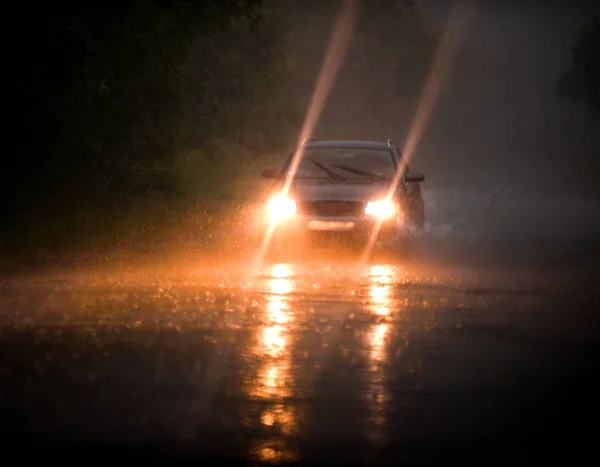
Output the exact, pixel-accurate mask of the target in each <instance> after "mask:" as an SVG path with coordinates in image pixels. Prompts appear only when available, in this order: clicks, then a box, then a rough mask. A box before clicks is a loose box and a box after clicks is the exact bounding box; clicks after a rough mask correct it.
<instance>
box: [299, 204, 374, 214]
mask: <svg viewBox="0 0 600 467" xmlns="http://www.w3.org/2000/svg"><path fill="white" fill-rule="evenodd" d="M364 211H365V205H364V203H362V202H360V201H329V200H321V201H301V202H300V203H298V212H299V213H300V214H304V215H307V216H323V217H336V216H340V217H341V216H360V215H362V214H363V213H364Z"/></svg>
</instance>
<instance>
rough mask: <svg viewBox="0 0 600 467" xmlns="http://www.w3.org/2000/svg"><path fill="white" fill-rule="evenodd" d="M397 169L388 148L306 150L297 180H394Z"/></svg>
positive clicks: (297, 171) (298, 170) (297, 172)
mask: <svg viewBox="0 0 600 467" xmlns="http://www.w3.org/2000/svg"><path fill="white" fill-rule="evenodd" d="M394 172H395V166H394V161H393V160H392V155H391V154H390V151H389V150H387V149H362V148H361V149H354V148H310V147H309V148H305V149H304V155H303V157H302V161H301V162H300V164H299V166H298V169H297V170H296V178H310V179H330V180H357V179H360V180H392V178H393V177H394Z"/></svg>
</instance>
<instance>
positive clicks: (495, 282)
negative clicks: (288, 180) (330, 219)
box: [0, 240, 600, 465]
mask: <svg viewBox="0 0 600 467" xmlns="http://www.w3.org/2000/svg"><path fill="white" fill-rule="evenodd" d="M434 243H435V242H433V243H430V244H426V243H423V244H421V245H420V246H418V247H415V248H414V250H413V251H411V252H409V253H407V254H406V255H405V256H404V257H402V258H399V259H395V260H394V261H390V260H389V258H387V259H386V258H384V257H383V259H382V258H377V257H375V258H373V260H372V261H371V262H370V263H369V264H366V265H361V266H359V265H357V264H355V263H354V262H353V261H352V258H345V259H340V258H332V257H327V255H326V254H325V255H324V256H319V255H313V256H312V257H311V258H309V259H305V260H304V261H301V262H297V263H278V264H265V265H263V266H262V267H261V268H260V269H259V270H258V271H256V273H255V274H252V273H251V270H250V268H249V264H250V259H251V258H250V256H248V257H243V256H240V257H238V258H234V259H232V258H228V259H227V258H226V257H225V256H227V255H225V256H223V257H222V258H221V259H215V258H211V259H208V258H205V259H203V257H202V255H201V254H199V255H198V256H197V257H196V258H195V259H194V261H187V262H181V263H177V261H172V262H171V263H168V262H163V263H161V264H160V265H146V266H145V267H134V266H129V267H119V268H117V267H114V268H112V267H105V268H92V267H90V268H87V269H86V268H79V269H77V270H68V269H65V270H56V271H53V272H45V273H38V274H23V275H19V276H13V277H5V278H4V279H2V284H1V285H0V287H1V289H0V294H1V296H0V320H1V321H0V324H1V330H0V380H1V386H0V409H1V410H2V412H1V416H2V430H3V432H4V433H3V434H2V437H1V438H0V444H1V445H3V448H2V449H3V454H4V457H5V458H8V457H7V456H8V453H9V452H10V451H14V453H15V454H16V455H17V456H18V459H20V460H26V459H28V458H32V457H38V456H40V457H42V458H44V459H45V460H49V459H52V458H53V456H57V459H60V460H63V461H64V460H65V459H69V458H72V459H78V460H79V461H81V460H86V461H93V460H99V459H103V460H105V461H106V460H109V461H112V462H117V461H119V460H124V459H126V460H127V461H128V462H129V461H140V462H148V461H157V460H164V461H169V462H174V461H182V462H183V461H193V462H195V463H197V462H199V461H201V460H205V461H207V460H208V461H212V462H214V463H216V464H229V463H240V464H243V463H247V462H250V463H256V464H262V463H265V464H269V463H281V462H284V463H285V462H292V463H297V464H302V465H312V464H314V463H331V464H333V465H338V464H340V465H341V464H345V463H352V464H365V465H401V464H402V463H404V464H405V465H406V464H426V463H439V464H444V465H448V464H457V463H461V464H463V465H464V464H465V463H473V464H478V465H490V464H495V463H502V464H506V463H507V462H510V463H520V462H521V461H528V462H529V461H540V460H542V459H543V460H548V459H551V460H556V459H559V458H562V459H564V460H568V461H570V462H576V461H578V460H579V459H581V458H583V456H586V455H588V454H589V452H593V449H594V446H595V441H597V436H596V435H594V433H595V432H596V430H597V420H598V419H597V417H596V415H595V414H594V409H595V403H596V398H597V394H598V392H597V388H598V386H597V385H596V383H595V379H596V377H597V361H598V360H596V356H597V355H598V353H597V345H596V331H597V330H598V326H597V325H598V318H597V316H598V309H600V307H599V306H598V303H599V299H600V292H599V287H598V286H597V283H595V282H594V278H593V275H594V272H595V271H596V269H595V264H594V263H593V260H592V258H593V257H594V255H595V254H597V246H598V245H597V243H595V242H587V243H578V242H571V243H568V242H564V243H550V242H548V243H543V242H530V243H527V244H523V243H521V244H509V243H498V242H496V243H493V244H489V245H486V246H484V247H482V246H481V245H479V246H473V245H466V244H465V245H454V247H453V248H449V247H448V245H447V244H445V242H444V241H443V240H440V241H438V242H437V243H435V244H434Z"/></svg>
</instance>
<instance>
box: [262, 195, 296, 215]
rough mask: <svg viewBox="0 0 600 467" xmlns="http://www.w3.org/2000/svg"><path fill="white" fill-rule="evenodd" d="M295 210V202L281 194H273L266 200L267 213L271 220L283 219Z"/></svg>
mask: <svg viewBox="0 0 600 467" xmlns="http://www.w3.org/2000/svg"><path fill="white" fill-rule="evenodd" d="M295 212H296V202H295V201H294V200H293V199H289V198H287V197H286V196H285V195H283V194H278V195H275V196H273V197H272V198H271V199H270V200H269V201H268V202H267V214H268V215H269V217H270V218H271V219H273V220H280V219H285V218H287V217H290V216H292V215H293V214H294V213H295Z"/></svg>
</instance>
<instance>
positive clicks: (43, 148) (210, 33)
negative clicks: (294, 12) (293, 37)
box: [0, 0, 287, 237]
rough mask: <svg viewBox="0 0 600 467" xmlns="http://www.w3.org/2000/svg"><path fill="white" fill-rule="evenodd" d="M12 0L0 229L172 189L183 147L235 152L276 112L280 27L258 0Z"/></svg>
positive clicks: (213, 156) (17, 231)
mask: <svg viewBox="0 0 600 467" xmlns="http://www.w3.org/2000/svg"><path fill="white" fill-rule="evenodd" d="M11 14H12V15H13V17H12V20H13V21H14V22H15V24H22V25H24V26H23V28H22V33H23V37H26V39H23V40H21V41H20V40H19V39H20V38H18V37H15V45H14V46H13V47H12V48H11V49H10V52H11V53H12V54H13V55H14V56H13V57H11V58H13V59H14V60H12V63H13V64H14V68H13V73H14V75H15V77H16V78H17V79H16V83H15V85H14V86H13V87H11V89H10V92H11V94H13V95H14V96H16V97H17V100H18V105H17V109H16V111H15V112H14V114H13V115H12V117H13V122H14V123H16V131H14V132H12V134H11V137H12V138H13V140H14V141H13V145H12V146H13V147H16V148H18V153H17V154H16V155H13V156H12V157H11V160H10V162H11V163H10V170H3V171H0V191H1V193H0V196H1V198H2V202H1V203H0V218H2V219H3V231H2V234H6V233H7V232H8V231H9V230H11V229H12V231H13V234H14V236H15V237H19V236H20V235H21V234H22V232H24V231H25V230H27V229H29V230H37V231H39V230H40V229H43V228H44V222H47V223H54V224H56V223H59V222H64V223H65V225H66V224H67V223H70V222H71V220H72V219H73V218H75V217H76V216H78V215H79V214H81V213H83V215H84V216H85V215H86V214H87V213H88V212H89V211H90V210H92V209H94V210H99V211H102V212H103V213H111V214H112V215H117V216H118V214H119V212H120V210H121V209H123V208H125V207H127V206H129V205H131V203H132V202H133V201H134V200H135V199H136V198H140V197H145V198H149V197H152V196H154V194H156V193H158V194H177V193H178V192H180V188H181V187H180V186H178V180H177V177H176V173H177V167H178V164H179V163H180V155H181V154H182V153H186V152H188V151H190V150H199V153H198V155H199V156H200V157H202V158H204V159H206V160H211V161H216V162H215V164H217V165H219V164H220V165H225V161H224V160H223V158H222V157H220V155H221V154H219V151H220V148H222V147H223V145H224V143H223V142H224V141H226V142H227V143H228V144H233V145H238V147H237V148H236V149H235V151H236V152H237V153H238V155H239V153H241V152H243V149H244V147H250V146H252V145H254V147H257V146H260V144H258V143H257V141H259V140H261V139H262V140H265V139H269V138H260V137H258V136H260V134H262V135H267V134H268V133H269V132H272V128H273V127H274V126H275V125H274V118H275V117H274V115H277V114H281V113H282V112H283V111H282V109H281V108H280V107H281V106H280V102H276V101H274V100H273V99H272V98H271V93H272V90H273V89H274V88H276V87H277V86H278V84H279V83H280V82H282V80H284V74H285V71H286V70H285V63H284V62H285V60H284V58H285V57H284V56H283V54H282V52H281V48H280V43H279V41H280V40H281V36H282V34H284V32H285V31H284V29H283V27H280V25H279V24H278V23H276V22H274V21H271V20H270V19H269V18H267V17H266V16H265V15H264V11H263V9H262V8H261V2H260V1H258V0H206V1H203V2H197V1H192V0H187V1H183V0H179V1H178V0H150V1H140V0H129V1H122V2H117V4H115V5H110V6H107V5H106V3H101V2H98V1H91V2H84V3H72V2H71V3H70V4H67V3H63V2H58V3H53V4H52V5H44V4H43V5H42V6H40V7H39V9H37V10H36V12H35V14H32V13H31V12H30V11H26V9H23V11H21V12H20V13H19V12H16V13H11ZM259 108H260V118H257V113H258V110H257V109H259ZM265 109H266V110H265ZM284 110H285V109H284ZM286 118H287V117H286ZM279 121H281V119H279ZM248 135H254V140H255V141H253V140H252V139H251V138H249V137H248ZM257 150H260V148H259V149H257ZM215 167H216V166H215ZM215 167H213V168H215ZM224 173H225V175H227V176H228V177H230V176H232V175H233V173H234V171H233V170H231V169H229V170H228V171H226V172H224ZM196 175H197V178H198V179H199V180H200V181H202V179H205V180H211V181H214V180H217V181H218V182H220V183H221V184H223V185H225V184H227V183H228V181H229V179H228V178H225V179H218V176H215V174H214V173H212V172H210V171H205V172H202V173H197V174H196ZM65 230H68V229H65ZM72 235H75V236H76V235H77V232H74V233H73V234H72Z"/></svg>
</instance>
